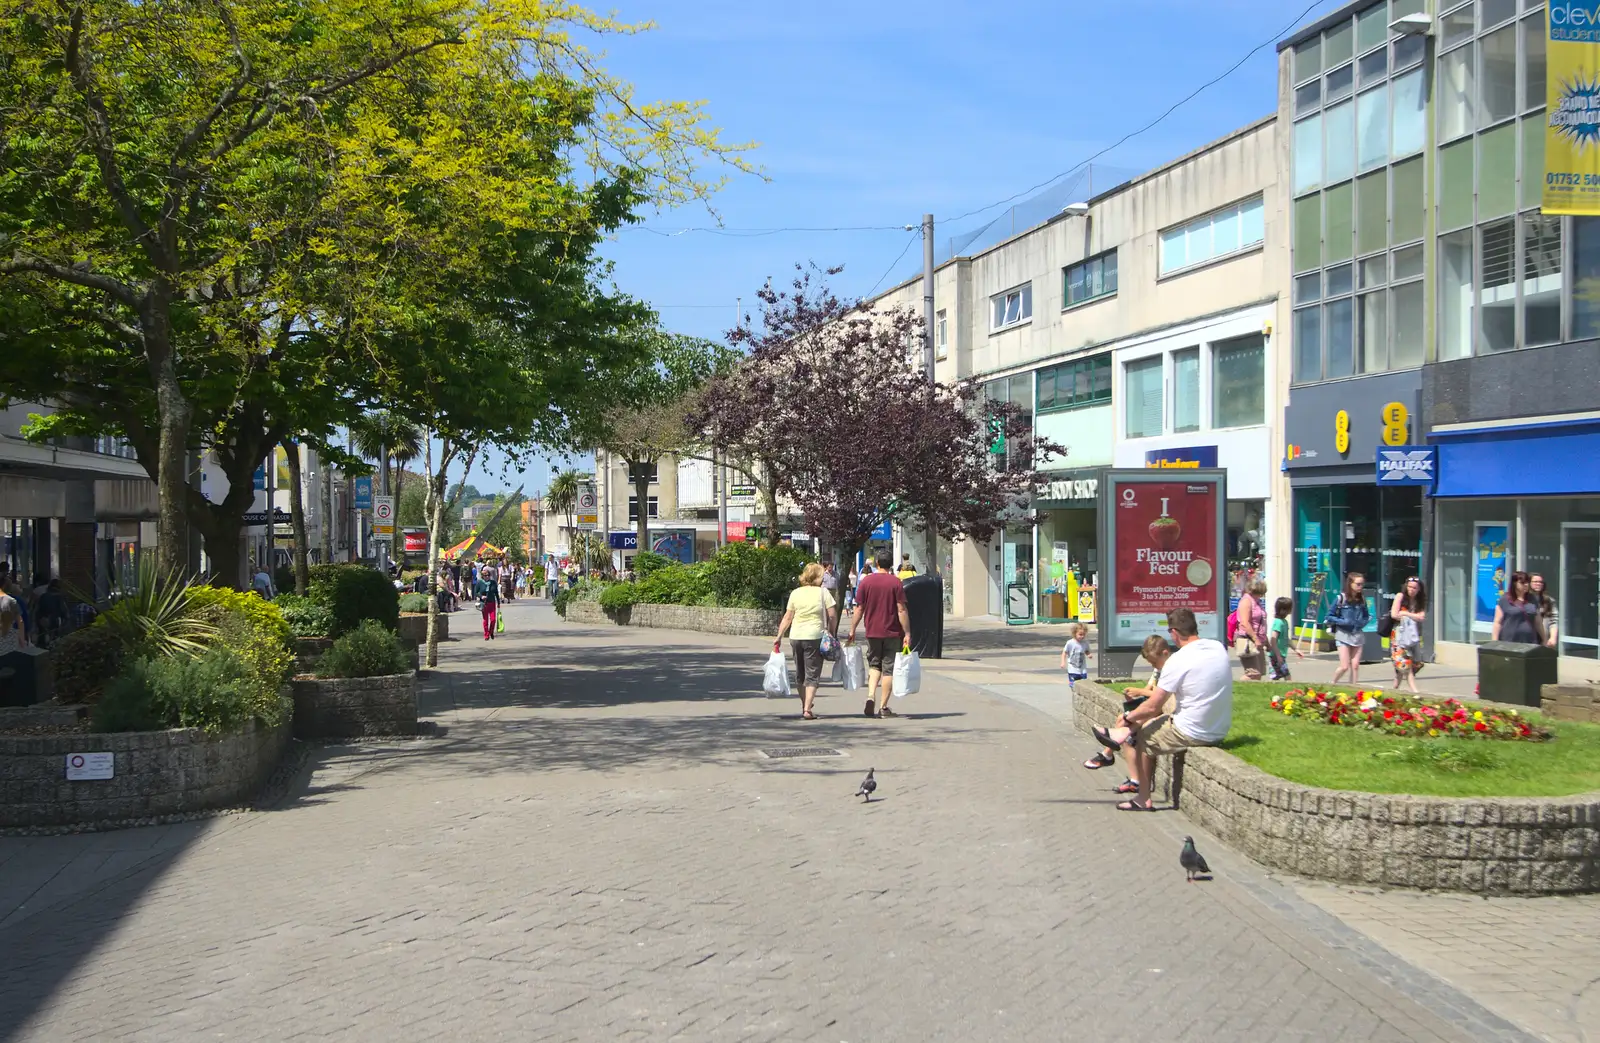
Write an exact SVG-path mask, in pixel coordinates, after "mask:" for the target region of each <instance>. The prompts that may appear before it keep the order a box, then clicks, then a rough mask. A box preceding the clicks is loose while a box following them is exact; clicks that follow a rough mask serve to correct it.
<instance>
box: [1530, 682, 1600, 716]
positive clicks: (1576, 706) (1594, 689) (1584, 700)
mask: <svg viewBox="0 0 1600 1043" xmlns="http://www.w3.org/2000/svg"><path fill="white" fill-rule="evenodd" d="M1539 712H1540V713H1542V714H1544V715H1545V716H1546V717H1554V718H1555V719H1556V720H1558V721H1586V722H1589V723H1591V724H1600V684H1547V685H1544V686H1543V687H1542V688H1540V689H1539Z"/></svg>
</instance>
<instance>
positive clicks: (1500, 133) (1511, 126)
mask: <svg viewBox="0 0 1600 1043" xmlns="http://www.w3.org/2000/svg"><path fill="white" fill-rule="evenodd" d="M1516 208H1517V125H1516V124H1515V123H1506V124H1502V125H1501V126H1498V127H1496V128H1494V129H1493V130H1486V131H1484V132H1483V133H1482V134H1479V135H1478V220H1479V221H1486V220H1488V219H1489V218H1492V217H1504V216H1505V215H1507V214H1509V213H1512V212H1513V211H1515V210H1516Z"/></svg>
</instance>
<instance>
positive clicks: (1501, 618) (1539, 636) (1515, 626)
mask: <svg viewBox="0 0 1600 1043" xmlns="http://www.w3.org/2000/svg"><path fill="white" fill-rule="evenodd" d="M1539 609H1540V601H1539V599H1538V598H1536V597H1534V596H1533V580H1532V578H1531V577H1530V576H1529V575H1528V574H1527V573H1526V572H1522V571H1517V572H1513V573H1512V574H1511V586H1510V587H1509V588H1507V590H1506V592H1505V594H1504V595H1502V596H1501V598H1500V604H1499V605H1497V606H1495V610H1494V629H1493V631H1492V632H1491V634H1490V640H1491V641H1510V642H1512V643H1513V644H1518V645H1542V644H1544V642H1545V635H1544V617H1543V616H1541V615H1540V614H1539Z"/></svg>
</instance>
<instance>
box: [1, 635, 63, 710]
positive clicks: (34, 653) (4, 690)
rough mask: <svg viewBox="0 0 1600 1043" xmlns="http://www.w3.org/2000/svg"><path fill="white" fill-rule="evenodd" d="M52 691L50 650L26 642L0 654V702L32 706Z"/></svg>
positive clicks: (2, 703) (53, 686)
mask: <svg viewBox="0 0 1600 1043" xmlns="http://www.w3.org/2000/svg"><path fill="white" fill-rule="evenodd" d="M54 694H55V676H54V674H53V672H52V671H51V668H50V653H49V652H46V651H44V650H43V649H41V648H40V647H39V646H38V645H29V646H28V647H27V648H19V649H17V650H16V651H14V652H7V653H6V654H5V655H0V706H32V705H33V704H34V703H42V702H44V701H45V700H46V699H48V698H50V697H51V696H52V695H54Z"/></svg>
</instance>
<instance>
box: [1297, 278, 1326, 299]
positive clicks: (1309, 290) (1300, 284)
mask: <svg viewBox="0 0 1600 1043" xmlns="http://www.w3.org/2000/svg"><path fill="white" fill-rule="evenodd" d="M1321 299H1322V273H1321V272H1312V273H1311V274H1310V275H1300V276H1296V277H1295V280H1294V302H1295V303H1296V304H1310V303H1312V302H1314V301H1320V300H1321Z"/></svg>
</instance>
